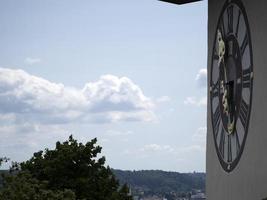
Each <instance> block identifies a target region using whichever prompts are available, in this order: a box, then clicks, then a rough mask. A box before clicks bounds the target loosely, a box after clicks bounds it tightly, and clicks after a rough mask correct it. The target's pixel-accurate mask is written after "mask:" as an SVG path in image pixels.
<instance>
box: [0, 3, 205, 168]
mask: <svg viewBox="0 0 267 200" xmlns="http://www.w3.org/2000/svg"><path fill="white" fill-rule="evenodd" d="M0 44H1V45H0V105H1V106H0V137H1V140H0V156H7V157H9V158H10V159H11V160H13V161H18V162H20V161H24V160H26V159H29V158H30V157H31V156H32V154H33V153H34V152H36V151H39V150H42V149H44V148H50V149H53V148H54V147H55V143H56V141H65V140H67V139H68V136H69V135H70V134H72V135H73V136H74V138H75V139H77V140H79V141H81V142H84V143H85V142H87V141H90V140H91V139H93V138H95V137H96V138H97V139H98V144H99V145H100V146H102V147H103V149H102V155H104V156H106V160H107V165H109V166H110V167H112V168H116V169H124V170H141V169H159V170H166V171H178V172H192V171H200V172H204V171H205V151H206V150H205V149H206V147H205V145H206V143H205V140H206V105H207V98H206V90H207V87H206V79H207V71H206V66H207V1H202V2H197V3H193V4H188V5H183V6H177V5H174V4H169V3H165V2H161V1H157V0H146V1H144V0H136V1H132V0H112V1H107V0H76V1H74V0H56V1H55V0H0ZM4 167H6V166H4Z"/></svg>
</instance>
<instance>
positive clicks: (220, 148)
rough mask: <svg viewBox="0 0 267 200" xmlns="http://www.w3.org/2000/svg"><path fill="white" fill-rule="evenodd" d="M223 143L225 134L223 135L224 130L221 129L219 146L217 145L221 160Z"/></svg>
mask: <svg viewBox="0 0 267 200" xmlns="http://www.w3.org/2000/svg"><path fill="white" fill-rule="evenodd" d="M224 141H225V133H224V129H223V128H222V131H221V137H220V144H219V150H220V152H221V155H222V157H223V158H224Z"/></svg>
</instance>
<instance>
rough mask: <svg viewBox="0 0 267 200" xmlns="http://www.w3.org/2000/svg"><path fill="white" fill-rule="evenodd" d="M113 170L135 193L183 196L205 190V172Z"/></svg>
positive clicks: (139, 194) (122, 182) (140, 194)
mask: <svg viewBox="0 0 267 200" xmlns="http://www.w3.org/2000/svg"><path fill="white" fill-rule="evenodd" d="M113 172H114V174H115V176H116V177H117V178H118V179H119V180H120V183H121V184H124V183H127V184H128V185H129V186H130V188H131V190H132V194H133V195H138V196H149V195H158V196H162V197H167V196H175V197H178V196H180V197H182V196H186V195H187V194H188V193H192V192H194V191H197V190H199V191H203V192H204V191H205V178H206V175H205V173H178V172H166V171H160V170H141V171H122V170H113ZM168 199H171V197H169V198H168Z"/></svg>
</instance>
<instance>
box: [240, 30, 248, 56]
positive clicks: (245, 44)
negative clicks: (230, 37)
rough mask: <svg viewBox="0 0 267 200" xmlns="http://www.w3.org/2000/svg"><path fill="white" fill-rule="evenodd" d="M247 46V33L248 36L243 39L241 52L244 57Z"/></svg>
mask: <svg viewBox="0 0 267 200" xmlns="http://www.w3.org/2000/svg"><path fill="white" fill-rule="evenodd" d="M247 46H248V33H246V35H245V37H244V39H243V42H242V45H241V47H240V51H241V55H242V56H243V55H244V53H245V50H246V48H247Z"/></svg>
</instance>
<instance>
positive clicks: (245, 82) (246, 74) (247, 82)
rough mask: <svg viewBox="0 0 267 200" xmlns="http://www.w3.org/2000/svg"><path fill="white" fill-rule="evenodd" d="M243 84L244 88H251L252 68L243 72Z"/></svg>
mask: <svg viewBox="0 0 267 200" xmlns="http://www.w3.org/2000/svg"><path fill="white" fill-rule="evenodd" d="M242 83H243V88H250V83H251V70H250V68H248V69H245V70H243V72H242Z"/></svg>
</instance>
